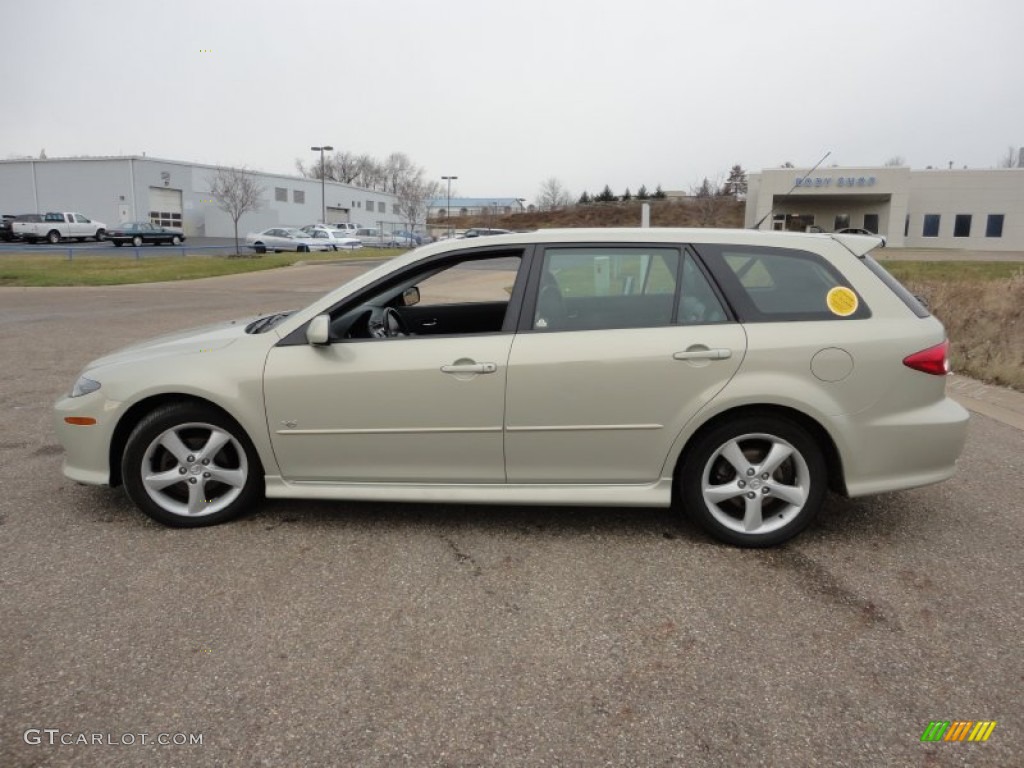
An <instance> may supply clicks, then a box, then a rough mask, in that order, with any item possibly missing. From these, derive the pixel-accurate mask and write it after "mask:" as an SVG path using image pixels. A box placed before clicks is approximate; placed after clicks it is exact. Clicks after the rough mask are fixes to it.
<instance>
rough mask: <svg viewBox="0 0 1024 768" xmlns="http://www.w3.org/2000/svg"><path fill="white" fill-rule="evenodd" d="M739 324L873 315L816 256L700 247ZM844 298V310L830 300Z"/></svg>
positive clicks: (736, 247) (770, 249)
mask: <svg viewBox="0 0 1024 768" xmlns="http://www.w3.org/2000/svg"><path fill="white" fill-rule="evenodd" d="M698 248H699V252H700V256H701V257H702V258H703V260H704V262H705V263H706V264H707V266H708V268H709V269H710V270H711V273H712V275H713V276H714V277H715V279H716V280H717V281H718V284H719V285H720V286H721V288H722V290H723V291H724V292H725V294H726V296H727V297H728V299H729V301H730V302H731V303H732V305H733V307H734V308H735V309H736V311H737V312H738V314H739V315H740V319H741V320H742V321H743V322H779V321H791V320H841V319H853V320H857V319H862V318H866V317H870V316H871V311H870V310H869V309H868V307H867V305H866V304H865V302H864V300H863V298H861V297H858V296H857V295H856V292H855V291H853V289H852V287H851V286H850V284H849V282H848V281H847V280H846V278H844V277H843V275H842V273H840V272H839V270H838V269H836V267H835V266H833V265H832V264H831V263H829V262H828V261H827V260H825V259H824V258H822V257H821V256H820V255H818V254H817V253H811V252H809V251H802V250H796V249H791V248H773V247H766V246H755V245H751V246H747V245H717V244H716V245H700V246H698ZM836 294H839V296H838V297H837V298H842V297H843V296H846V297H848V301H846V302H845V305H846V308H848V311H843V310H841V309H840V304H837V303H836V299H834V298H832V297H834V296H836Z"/></svg>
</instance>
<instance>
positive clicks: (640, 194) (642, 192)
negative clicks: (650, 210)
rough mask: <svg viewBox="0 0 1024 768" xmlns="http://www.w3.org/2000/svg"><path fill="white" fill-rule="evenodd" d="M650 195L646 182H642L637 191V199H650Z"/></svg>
mask: <svg viewBox="0 0 1024 768" xmlns="http://www.w3.org/2000/svg"><path fill="white" fill-rule="evenodd" d="M650 197H651V196H650V194H649V193H648V192H647V185H646V184H641V185H640V189H638V190H637V191H636V199H637V200H648V199H649V198H650Z"/></svg>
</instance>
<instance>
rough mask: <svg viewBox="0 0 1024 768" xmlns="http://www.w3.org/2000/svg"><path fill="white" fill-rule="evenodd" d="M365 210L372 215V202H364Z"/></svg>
mask: <svg viewBox="0 0 1024 768" xmlns="http://www.w3.org/2000/svg"><path fill="white" fill-rule="evenodd" d="M366 210H368V211H369V212H370V213H373V200H367V201H366Z"/></svg>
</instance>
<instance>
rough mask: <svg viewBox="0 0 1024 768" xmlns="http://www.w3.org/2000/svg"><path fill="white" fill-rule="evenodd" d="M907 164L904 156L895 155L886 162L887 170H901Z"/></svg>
mask: <svg viewBox="0 0 1024 768" xmlns="http://www.w3.org/2000/svg"><path fill="white" fill-rule="evenodd" d="M906 164H907V159H906V158H905V157H903V155H893V156H892V157H890V158H889V159H888V160H886V161H885V166H886V168H899V167H901V166H904V165H906Z"/></svg>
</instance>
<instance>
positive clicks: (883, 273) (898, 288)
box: [861, 255, 931, 317]
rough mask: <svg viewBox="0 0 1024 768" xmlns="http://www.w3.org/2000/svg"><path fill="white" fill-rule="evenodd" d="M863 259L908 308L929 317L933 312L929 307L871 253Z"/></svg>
mask: <svg viewBox="0 0 1024 768" xmlns="http://www.w3.org/2000/svg"><path fill="white" fill-rule="evenodd" d="M861 261H863V262H864V265H865V266H866V267H867V268H868V269H870V270H871V271H872V272H873V273H874V274H875V277H877V278H878V279H879V280H881V281H882V282H883V283H885V284H886V285H887V286H888V287H889V290H891V291H892V292H893V293H895V294H896V295H897V296H899V297H900V300H901V301H902V302H903V303H904V304H906V305H907V308H908V309H909V310H910V311H911V312H913V313H914V314H915V315H917V316H918V317H928V316H929V315H930V314H931V312H929V311H928V308H927V307H926V306H925V305H924V304H922V303H921V302H920V300H918V298H917V297H916V296H915V295H914V294H912V293H911V292H910V291H908V290H907V289H906V288H904V287H903V284H902V283H901V282H900V281H899V280H897V279H896V278H895V277H893V276H892V275H890V274H889V272H888V270H886V268H885V267H883V266H882V265H881V264H879V263H878V262H877V261H875V260H874V259H873V258H871V256H870V255H867V256H864V257H862V259H861Z"/></svg>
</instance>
